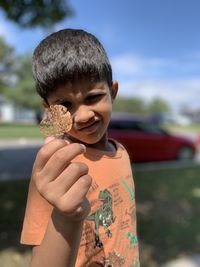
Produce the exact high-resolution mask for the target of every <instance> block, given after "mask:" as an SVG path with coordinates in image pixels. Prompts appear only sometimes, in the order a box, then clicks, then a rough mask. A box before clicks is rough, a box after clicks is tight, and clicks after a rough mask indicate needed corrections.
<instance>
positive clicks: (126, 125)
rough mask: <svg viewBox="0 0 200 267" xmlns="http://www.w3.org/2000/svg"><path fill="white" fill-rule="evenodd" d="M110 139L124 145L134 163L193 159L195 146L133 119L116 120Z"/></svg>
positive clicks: (138, 119)
mask: <svg viewBox="0 0 200 267" xmlns="http://www.w3.org/2000/svg"><path fill="white" fill-rule="evenodd" d="M108 135H109V137H111V138H114V139H116V140H118V141H119V142H120V143H121V144H123V145H124V146H125V147H126V149H127V151H128V153H129V156H130V159H131V161H132V162H145V161H163V160H176V159H177V160H185V159H193V158H194V157H195V154H196V147H195V144H194V142H192V140H190V139H189V138H185V137H181V136H175V135H172V134H170V133H168V132H167V131H166V130H164V129H162V128H161V127H159V126H158V125H155V124H153V123H152V122H149V121H148V120H147V119H144V118H138V117H134V116H133V115H128V114H126V115H115V116H113V117H112V119H111V122H110V125H109V129H108Z"/></svg>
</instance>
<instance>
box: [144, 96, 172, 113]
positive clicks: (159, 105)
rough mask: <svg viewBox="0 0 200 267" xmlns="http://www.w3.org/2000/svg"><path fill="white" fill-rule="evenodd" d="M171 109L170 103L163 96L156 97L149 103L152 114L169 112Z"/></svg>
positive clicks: (149, 110)
mask: <svg viewBox="0 0 200 267" xmlns="http://www.w3.org/2000/svg"><path fill="white" fill-rule="evenodd" d="M170 110H171V108H170V106H169V104H168V103H167V102H166V101H165V100H164V99H162V98H159V97H157V98H154V99H153V100H152V101H151V102H150V103H149V104H148V112H149V113H150V114H153V113H160V112H169V111H170Z"/></svg>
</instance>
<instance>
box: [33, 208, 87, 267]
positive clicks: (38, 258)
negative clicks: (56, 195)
mask: <svg viewBox="0 0 200 267" xmlns="http://www.w3.org/2000/svg"><path fill="white" fill-rule="evenodd" d="M82 223H83V221H70V220H69V221H67V220H66V217H64V216H63V215H62V214H59V213H58V212H57V211H56V210H53V213H52V216H51V219H50V221H49V224H48V227H47V231H46V234H45V237H44V239H43V241H42V243H41V245H40V246H35V247H34V248H33V253H32V262H31V267H40V266H41V267H57V266H59V267H74V266H75V262H76V257H77V253H78V248H79V242H80V239H81V233H82Z"/></svg>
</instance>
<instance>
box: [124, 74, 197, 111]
mask: <svg viewBox="0 0 200 267" xmlns="http://www.w3.org/2000/svg"><path fill="white" fill-rule="evenodd" d="M199 95H200V79H190V80H145V81H137V82H135V81H129V82H122V83H121V84H120V87H119V96H126V97H130V96H134V97H141V98H143V99H144V100H146V101H150V100H151V99H153V98H155V97H161V98H162V99H164V100H166V101H167V102H168V103H169V104H170V105H171V107H172V108H173V109H174V110H178V109H180V107H181V106H182V105H187V106H188V107H190V108H200V102H199Z"/></svg>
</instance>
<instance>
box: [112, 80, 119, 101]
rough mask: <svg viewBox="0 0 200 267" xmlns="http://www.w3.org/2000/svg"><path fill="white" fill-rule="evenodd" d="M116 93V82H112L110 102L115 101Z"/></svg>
mask: <svg viewBox="0 0 200 267" xmlns="http://www.w3.org/2000/svg"><path fill="white" fill-rule="evenodd" d="M117 92H118V81H113V83H112V87H111V98H112V102H113V101H114V100H115V98H116V96H117Z"/></svg>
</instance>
